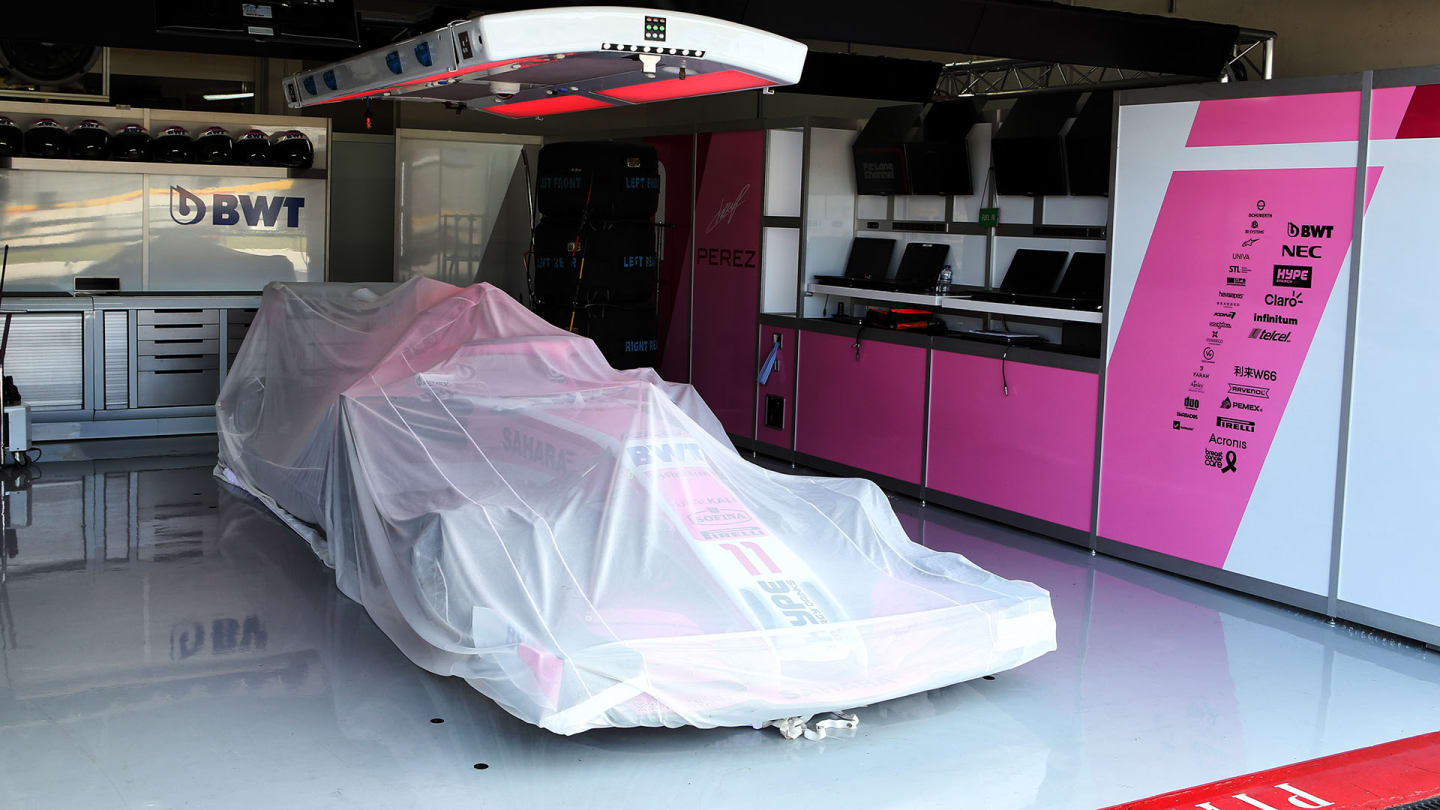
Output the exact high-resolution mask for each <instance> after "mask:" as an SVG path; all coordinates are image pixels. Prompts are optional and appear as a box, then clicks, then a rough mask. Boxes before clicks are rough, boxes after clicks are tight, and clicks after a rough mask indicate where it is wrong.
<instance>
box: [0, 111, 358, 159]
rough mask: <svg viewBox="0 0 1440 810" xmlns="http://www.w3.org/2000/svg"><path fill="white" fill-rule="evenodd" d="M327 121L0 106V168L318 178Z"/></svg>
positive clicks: (325, 146)
mask: <svg viewBox="0 0 1440 810" xmlns="http://www.w3.org/2000/svg"><path fill="white" fill-rule="evenodd" d="M329 135H330V127H329V121H328V119H317V118H312V117H300V116H270V115H250V114H236V113H208V112H204V111H196V110H159V109H146V108H132V107H97V106H81V105H70V104H36V103H28V102H7V103H0V167H4V168H13V169H21V168H23V169H36V170H49V171H87V172H106V173H120V174H167V173H168V174H173V173H174V172H175V170H176V168H177V167H178V166H184V171H185V172H186V173H189V174H198V175H216V176H247V177H323V176H324V175H325V170H326V168H327V164H328V151H329V149H328V146H329Z"/></svg>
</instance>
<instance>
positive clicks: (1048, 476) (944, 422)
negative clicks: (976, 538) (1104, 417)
mask: <svg viewBox="0 0 1440 810" xmlns="http://www.w3.org/2000/svg"><path fill="white" fill-rule="evenodd" d="M933 358H934V359H933V361H932V362H933V363H934V368H933V371H932V374H931V383H930V385H931V391H932V401H931V405H930V454H929V466H930V471H929V478H928V481H927V486H929V487H931V488H932V489H937V490H940V491H942V492H948V493H950V494H952V495H959V496H960V497H962V498H969V499H971V500H975V501H980V502H981V503H987V504H990V505H991V506H998V507H1000V508H1002V509H1009V510H1011V511H1013V512H1019V513H1021V514H1024V515H1030V516H1032V517H1037V518H1041V519H1042V520H1048V521H1051V522H1052V523H1059V524H1061V525H1064V526H1070V527H1072V528H1075V529H1080V530H1082V531H1089V529H1090V494H1091V491H1092V489H1093V475H1094V463H1095V408H1096V397H1097V387H1098V385H1099V380H1098V377H1097V375H1095V374H1089V373H1086V372H1083V371H1069V370H1066V369H1059V368H1050V367H1048V366H1037V365H1031V364H1028V363H1016V362H1013V361H1012V362H1009V363H1006V364H1005V376H1006V377H1007V378H1008V379H1009V383H1010V395H1009V396H1005V393H1004V388H1003V385H1002V380H1001V374H1000V360H998V359H996V358H993V357H976V356H974V355H968V354H958V353H954V352H939V351H937V352H935V353H934V354H933Z"/></svg>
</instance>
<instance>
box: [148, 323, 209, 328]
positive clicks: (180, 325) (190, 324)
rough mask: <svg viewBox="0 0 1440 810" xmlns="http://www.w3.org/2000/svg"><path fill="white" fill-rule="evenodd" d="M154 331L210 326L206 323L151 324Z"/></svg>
mask: <svg viewBox="0 0 1440 810" xmlns="http://www.w3.org/2000/svg"><path fill="white" fill-rule="evenodd" d="M150 325H151V326H152V327H154V328H156V329H199V328H201V327H202V326H210V325H211V324H208V323H152V324H150Z"/></svg>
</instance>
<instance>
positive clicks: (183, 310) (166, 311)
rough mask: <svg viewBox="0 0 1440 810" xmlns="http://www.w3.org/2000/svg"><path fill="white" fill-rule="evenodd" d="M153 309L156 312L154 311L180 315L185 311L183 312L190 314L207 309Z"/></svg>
mask: <svg viewBox="0 0 1440 810" xmlns="http://www.w3.org/2000/svg"><path fill="white" fill-rule="evenodd" d="M151 311H152V312H154V313H156V314H160V313H164V314H167V315H178V314H180V313H182V312H183V313H185V314H187V315H188V314H190V313H198V312H204V311H205V310H203V309H156V310H151Z"/></svg>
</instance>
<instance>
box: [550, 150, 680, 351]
mask: <svg viewBox="0 0 1440 810" xmlns="http://www.w3.org/2000/svg"><path fill="white" fill-rule="evenodd" d="M535 198H536V207H537V208H539V209H540V213H541V215H542V219H541V220H540V223H539V224H538V225H537V226H536V227H535V234H534V237H535V250H534V256H533V265H532V267H533V276H532V279H533V283H534V290H533V295H534V302H535V307H534V308H535V311H536V312H537V313H538V314H539V315H540V316H541V317H543V318H544V319H545V320H547V321H549V322H550V323H552V324H555V325H556V326H559V327H560V328H562V329H568V330H570V331H572V332H575V333H576V334H580V335H584V336H586V337H588V338H590V339H591V340H594V341H595V343H596V345H598V346H599V347H600V351H601V352H603V353H604V355H605V359H606V360H608V361H609V362H610V365H612V366H614V367H615V368H643V367H652V366H654V365H655V364H656V362H657V359H658V354H659V348H660V342H659V325H658V321H657V317H656V295H655V293H656V285H657V283H658V279H659V259H658V257H657V254H656V230H655V227H656V226H655V225H654V224H653V223H652V219H653V218H654V216H655V211H656V208H657V207H658V205H659V201H660V169H659V160H658V158H657V156H656V153H655V149H654V148H653V147H649V146H644V145H640V144H628V143H608V142H600V143H590V142H576V143H556V144H549V145H547V146H545V147H544V148H542V149H541V150H540V161H539V171H538V177H537V178H536V183H535Z"/></svg>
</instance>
